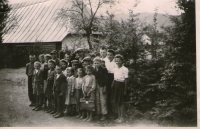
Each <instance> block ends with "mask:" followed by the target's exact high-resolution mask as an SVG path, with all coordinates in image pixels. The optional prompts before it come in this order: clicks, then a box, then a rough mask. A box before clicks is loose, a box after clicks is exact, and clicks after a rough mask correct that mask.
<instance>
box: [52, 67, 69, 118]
mask: <svg viewBox="0 0 200 129" xmlns="http://www.w3.org/2000/svg"><path fill="white" fill-rule="evenodd" d="M66 88H67V81H66V77H65V75H64V74H63V73H62V69H61V67H60V66H56V76H55V79H54V96H55V106H56V113H55V114H54V115H53V116H54V117H55V118H60V117H63V116H64V113H63V111H64V105H65V96H66Z"/></svg>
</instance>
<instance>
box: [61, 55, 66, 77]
mask: <svg viewBox="0 0 200 129" xmlns="http://www.w3.org/2000/svg"><path fill="white" fill-rule="evenodd" d="M60 66H61V69H62V72H63V74H64V75H65V76H67V73H66V68H67V62H66V61H65V60H64V59H62V60H60Z"/></svg>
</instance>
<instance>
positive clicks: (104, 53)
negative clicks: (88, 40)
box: [100, 49, 107, 58]
mask: <svg viewBox="0 0 200 129" xmlns="http://www.w3.org/2000/svg"><path fill="white" fill-rule="evenodd" d="M106 54H107V52H106V50H104V49H100V56H101V57H102V58H105V57H106Z"/></svg>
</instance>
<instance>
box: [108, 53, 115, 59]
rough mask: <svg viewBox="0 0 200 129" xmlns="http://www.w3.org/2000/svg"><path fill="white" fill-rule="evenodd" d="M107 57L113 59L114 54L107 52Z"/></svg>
mask: <svg viewBox="0 0 200 129" xmlns="http://www.w3.org/2000/svg"><path fill="white" fill-rule="evenodd" d="M107 57H108V59H110V60H113V59H114V55H113V53H111V52H107Z"/></svg>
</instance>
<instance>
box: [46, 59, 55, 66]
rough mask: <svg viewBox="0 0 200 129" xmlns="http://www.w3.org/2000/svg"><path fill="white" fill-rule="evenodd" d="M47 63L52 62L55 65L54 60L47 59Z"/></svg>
mask: <svg viewBox="0 0 200 129" xmlns="http://www.w3.org/2000/svg"><path fill="white" fill-rule="evenodd" d="M48 63H52V64H54V65H56V62H55V61H54V60H49V61H48Z"/></svg>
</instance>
